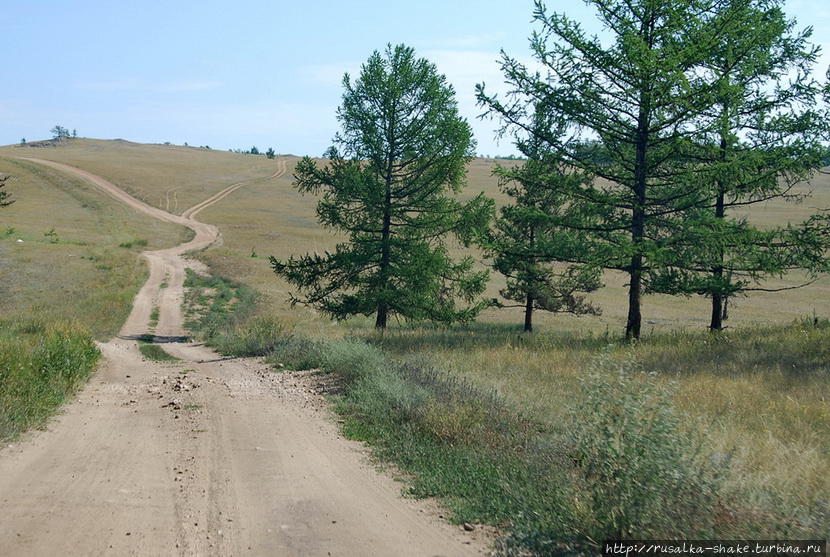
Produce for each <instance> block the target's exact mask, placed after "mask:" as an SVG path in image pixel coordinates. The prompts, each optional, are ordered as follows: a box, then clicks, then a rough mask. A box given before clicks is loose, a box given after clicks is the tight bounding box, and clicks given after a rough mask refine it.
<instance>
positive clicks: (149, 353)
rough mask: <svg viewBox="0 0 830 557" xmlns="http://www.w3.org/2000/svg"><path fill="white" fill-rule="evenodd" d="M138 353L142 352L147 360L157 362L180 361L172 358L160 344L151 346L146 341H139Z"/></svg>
mask: <svg viewBox="0 0 830 557" xmlns="http://www.w3.org/2000/svg"><path fill="white" fill-rule="evenodd" d="M138 351H139V352H141V355H142V356H144V357H145V358H147V359H148V360H153V361H155V362H178V361H179V359H178V358H177V357H175V356H171V355H170V354H168V353H167V352H165V351H164V349H163V348H162V347H161V346H159V345H158V344H151V343H148V342H145V341H139V343H138Z"/></svg>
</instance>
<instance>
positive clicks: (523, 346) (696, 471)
mask: <svg viewBox="0 0 830 557" xmlns="http://www.w3.org/2000/svg"><path fill="white" fill-rule="evenodd" d="M203 280H204V279H203ZM217 281H218V279H213V280H212V282H211V285H213V287H214V288H215V287H216V284H218V282H217ZM222 282H225V283H228V284H230V283H232V282H233V281H222ZM222 288H223V287H221V286H220V287H219V288H217V289H216V290H217V291H221V290H222ZM224 298H226V299H228V298H231V299H232V296H229V295H225V296H224ZM202 304H203V306H205V307H206V308H208V312H209V311H210V309H209V308H218V314H219V315H218V316H217V318H216V319H204V322H206V323H211V324H214V325H211V326H210V327H209V328H207V329H203V334H205V337H206V338H207V339H208V343H209V344H211V345H212V346H214V347H216V348H217V349H218V350H219V351H220V352H222V353H224V354H227V355H234V356H264V357H266V359H267V361H268V362H270V363H271V364H272V365H273V366H274V367H275V369H283V368H284V369H288V370H304V369H320V370H323V371H324V372H327V373H334V374H337V375H338V376H339V377H340V378H341V379H342V381H343V385H344V389H343V392H342V393H339V394H337V395H335V396H334V403H335V410H336V411H337V412H338V413H339V414H340V415H341V417H342V418H343V420H344V424H343V430H344V433H345V434H346V435H347V436H349V437H351V438H353V439H357V440H360V441H364V442H366V443H368V444H369V445H371V446H372V447H374V450H375V455H376V457H377V458H378V459H379V460H380V461H383V462H392V463H394V464H395V465H396V467H397V468H398V469H399V470H400V471H401V472H402V474H403V476H404V478H405V480H406V481H407V486H408V487H407V492H408V493H410V494H411V495H413V496H416V497H437V498H439V499H441V500H442V502H443V503H444V504H445V505H446V506H447V508H448V509H449V510H450V511H451V513H452V518H453V520H455V521H457V522H471V523H476V522H480V523H487V524H493V525H496V526H498V527H500V528H501V529H502V530H503V531H504V533H505V536H504V537H503V538H502V539H501V540H500V542H499V544H500V551H501V552H502V553H503V554H505V555H512V554H516V555H519V554H525V553H522V552H529V553H530V554H539V555H546V554H550V553H556V552H559V553H563V554H574V553H583V552H584V553H588V554H590V553H593V552H596V549H597V547H596V542H597V541H602V540H603V539H607V538H618V537H622V538H625V537H640V538H644V537H646V538H653V539H691V538H699V539H712V538H716V539H742V538H753V537H754V538H759V539H786V538H796V537H806V538H809V537H812V538H815V537H816V536H818V537H821V536H822V534H823V533H825V532H826V531H827V527H828V525H830V514H828V505H827V499H826V494H827V493H828V492H830V477H828V476H827V474H826V470H827V468H828V466H830V414H828V402H827V400H826V398H825V397H826V394H827V393H828V392H830V323H828V322H827V321H826V320H814V319H805V320H803V321H798V322H794V323H791V324H789V325H780V326H767V327H756V328H742V329H735V330H726V331H723V332H722V333H720V334H717V335H713V334H710V333H707V332H704V331H673V332H668V333H662V334H655V335H652V336H650V337H649V338H647V339H645V340H643V341H642V342H640V343H638V344H635V345H630V344H628V343H626V342H624V341H623V340H622V339H621V338H618V337H615V336H612V335H609V334H607V333H582V334H580V333H570V334H559V333H537V334H533V335H526V334H522V333H521V332H520V330H519V328H518V327H516V326H513V325H505V324H499V323H489V324H488V323H479V324H472V325H470V326H467V327H453V328H442V327H435V326H430V325H427V324H419V325H415V324H413V325H410V326H406V327H400V328H395V329H390V330H388V331H385V332H384V333H377V332H375V331H373V330H372V329H371V327H370V326H368V325H367V324H366V323H365V322H363V321H362V320H356V321H355V322H352V323H350V324H348V325H347V326H341V330H342V331H343V334H341V336H340V337H333V336H332V337H327V338H326V337H321V336H311V335H309V334H307V333H306V332H304V331H303V330H302V328H300V327H292V326H289V325H286V324H284V323H283V322H281V321H280V320H279V319H277V318H274V317H273V316H268V315H267V314H261V315H256V314H255V312H252V313H251V314H250V315H251V317H250V318H249V319H248V320H244V319H241V320H237V321H236V322H234V321H233V320H232V319H229V318H228V316H227V315H226V309H225V307H226V306H217V305H214V304H213V303H206V302H204V301H203V302H202ZM219 317H221V319H220V318H219ZM216 323H221V325H220V326H219V327H216V326H215V324H216Z"/></svg>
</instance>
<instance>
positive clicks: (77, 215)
mask: <svg viewBox="0 0 830 557" xmlns="http://www.w3.org/2000/svg"><path fill="white" fill-rule="evenodd" d="M3 155H5V153H2V154H0V173H3V174H6V175H9V176H10V179H9V180H8V181H7V187H6V189H7V190H9V191H10V192H11V193H12V198H13V199H14V200H15V202H14V204H12V205H11V206H9V207H6V208H5V209H3V212H2V213H1V214H0V284H2V285H3V286H2V289H3V295H2V296H0V312H2V314H1V315H2V318H1V319H2V320H3V321H7V320H12V319H15V318H19V317H23V316H25V317H26V318H32V317H42V318H44V319H48V320H66V319H71V320H74V321H77V322H79V323H80V324H81V325H83V326H84V327H86V328H88V329H90V330H91V331H92V332H93V333H94V335H95V336H96V338H98V339H99V340H105V339H107V338H109V337H111V336H112V335H113V334H115V332H116V331H117V330H118V329H119V328H120V327H121V324H122V323H123V321H124V319H125V318H126V316H127V314H128V313H129V309H130V306H131V303H132V297H133V296H134V295H135V293H136V292H137V291H138V289H139V287H140V286H141V284H143V282H144V280H145V279H146V264H145V262H144V261H142V260H141V258H140V257H139V253H140V252H141V251H143V250H144V249H148V248H149V249H152V248H160V247H164V246H168V245H171V244H175V243H178V242H180V241H181V239H182V238H184V237H186V233H189V231H186V230H185V229H183V228H180V227H177V226H173V225H170V224H166V223H161V222H159V221H156V220H153V219H150V218H148V217H145V216H142V215H140V214H138V213H136V212H135V211H133V210H131V209H127V208H125V207H123V206H122V205H120V204H119V203H118V202H116V201H115V200H113V199H111V198H110V197H109V196H107V195H104V194H103V193H101V192H99V191H98V190H96V189H95V188H93V187H92V186H90V185H88V184H86V183H84V182H82V181H80V180H76V179H74V178H72V177H69V176H66V175H65V174H62V173H60V172H57V171H55V170H52V169H49V168H46V167H43V166H42V165H38V164H35V163H31V162H27V161H19V160H15V159H10V158H5V157H4V156H3Z"/></svg>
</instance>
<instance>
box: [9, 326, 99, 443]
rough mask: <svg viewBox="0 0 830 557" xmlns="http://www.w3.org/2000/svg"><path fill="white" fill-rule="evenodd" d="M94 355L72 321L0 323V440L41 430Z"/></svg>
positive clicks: (91, 365) (84, 374)
mask: <svg viewBox="0 0 830 557" xmlns="http://www.w3.org/2000/svg"><path fill="white" fill-rule="evenodd" d="M99 356H100V352H99V351H98V348H97V347H96V346H95V342H94V341H93V339H92V335H91V334H90V332H89V331H87V330H86V329H84V328H82V327H80V326H79V325H77V324H76V323H73V322H47V321H45V320H40V319H34V320H19V321H18V320H9V321H3V322H2V323H0V439H2V440H6V439H12V438H14V437H15V436H16V435H18V434H19V433H20V432H22V431H24V430H26V429H28V428H30V427H37V426H40V425H42V424H43V423H44V422H45V421H46V419H47V418H48V417H49V416H50V415H51V414H52V413H53V412H54V411H55V409H56V408H57V407H58V406H60V405H61V404H62V403H63V401H64V400H66V398H68V397H69V396H71V395H72V394H73V393H74V392H75V391H76V390H77V389H78V388H79V387H80V386H81V385H82V384H83V383H84V382H85V381H86V379H87V377H89V374H90V373H91V372H92V370H93V369H94V367H95V364H96V362H97V361H98V358H99Z"/></svg>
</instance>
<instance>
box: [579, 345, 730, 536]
mask: <svg viewBox="0 0 830 557" xmlns="http://www.w3.org/2000/svg"><path fill="white" fill-rule="evenodd" d="M609 367H610V363H609V362H608V361H607V360H602V361H601V362H600V364H599V365H598V366H597V368H596V369H595V370H593V372H592V373H591V374H589V375H588V377H587V378H586V379H584V380H583V382H582V395H583V396H582V397H581V400H580V402H578V403H577V404H576V405H575V406H574V408H573V409H572V410H571V412H570V423H569V426H570V427H569V430H570V432H569V434H568V437H567V440H568V442H569V452H570V455H569V456H570V457H571V458H572V460H573V462H574V464H575V471H576V474H575V478H576V482H577V483H578V486H577V491H578V492H581V493H582V495H581V497H580V499H579V500H576V501H574V504H575V505H576V508H575V511H576V513H577V514H582V515H583V519H582V522H583V524H582V528H581V529H582V531H583V532H584V533H585V534H587V535H588V536H589V537H590V538H592V539H595V540H602V539H607V538H627V537H631V536H636V537H639V538H649V537H654V538H662V539H669V538H686V539H688V538H694V537H695V536H696V537H697V538H698V539H701V538H706V537H711V533H712V530H713V517H714V514H715V513H714V510H715V508H716V506H717V505H716V504H717V494H718V491H719V474H718V473H717V471H716V469H715V468H714V465H713V464H712V461H711V460H710V459H708V458H706V457H705V456H704V451H703V449H702V445H701V442H700V440H699V439H697V438H696V437H695V436H694V435H693V434H691V433H688V432H686V431H684V430H683V429H682V427H681V423H682V422H683V421H687V420H689V418H683V417H682V416H680V415H679V414H678V413H677V412H676V411H675V410H674V409H673V407H672V402H671V398H672V391H671V389H670V388H666V387H664V386H661V385H659V384H658V383H657V382H656V381H655V379H654V377H653V376H650V375H647V374H644V373H640V372H637V371H635V370H633V369H631V366H630V365H626V364H623V367H618V368H617V369H616V370H615V371H610V372H609Z"/></svg>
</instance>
